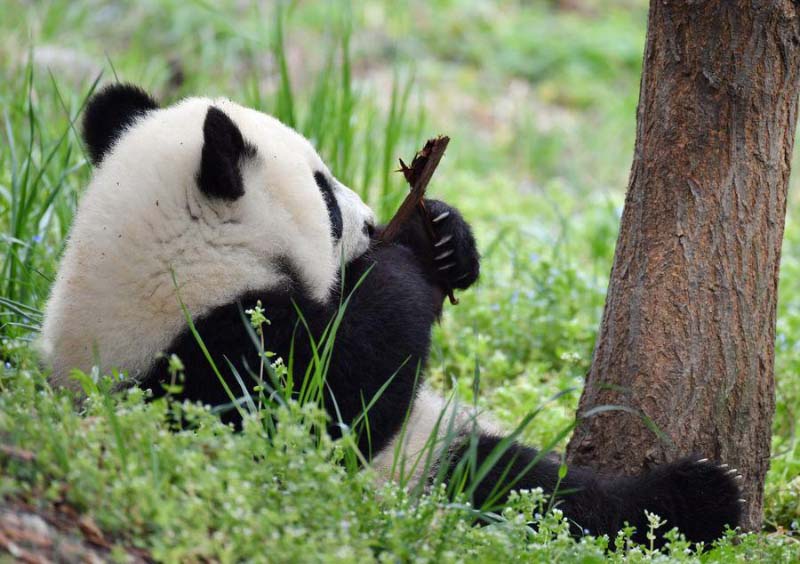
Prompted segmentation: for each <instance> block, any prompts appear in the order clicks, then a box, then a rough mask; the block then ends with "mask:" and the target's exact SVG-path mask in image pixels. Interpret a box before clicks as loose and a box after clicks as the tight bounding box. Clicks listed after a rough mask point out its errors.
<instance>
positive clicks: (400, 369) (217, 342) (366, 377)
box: [143, 244, 444, 453]
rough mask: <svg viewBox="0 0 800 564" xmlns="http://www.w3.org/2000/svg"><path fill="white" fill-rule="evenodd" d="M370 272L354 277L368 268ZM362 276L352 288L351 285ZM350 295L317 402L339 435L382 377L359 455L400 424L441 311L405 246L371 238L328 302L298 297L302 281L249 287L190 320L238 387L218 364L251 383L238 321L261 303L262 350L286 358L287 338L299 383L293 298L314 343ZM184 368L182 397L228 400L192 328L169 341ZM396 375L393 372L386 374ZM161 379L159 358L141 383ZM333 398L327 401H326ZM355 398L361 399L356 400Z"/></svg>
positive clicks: (251, 359)
mask: <svg viewBox="0 0 800 564" xmlns="http://www.w3.org/2000/svg"><path fill="white" fill-rule="evenodd" d="M368 269H371V270H370V271H369V274H367V275H366V277H363V275H364V273H365V272H366V271H367V270H368ZM362 277H363V281H362V282H361V284H360V286H359V287H358V289H357V290H356V291H354V292H353V287H354V286H355V285H356V283H357V282H358V281H359V280H361V279H362ZM351 293H352V297H351V300H350V303H349V305H348V307H347V309H346V310H345V313H344V317H343V320H342V323H341V325H340V327H339V329H338V332H337V334H336V341H335V347H334V351H333V356H332V359H331V364H330V367H329V369H328V373H327V387H328V390H329V392H328V393H326V395H325V407H326V409H327V411H328V413H329V414H330V415H331V418H332V419H333V420H334V421H333V423H332V425H331V427H330V429H329V430H330V433H331V435H332V436H334V437H338V436H339V435H340V428H339V425H338V421H335V419H336V417H337V415H336V414H337V408H338V413H340V414H341V417H342V421H343V422H345V423H347V424H349V423H351V422H352V421H353V420H354V419H355V418H356V417H357V416H358V415H360V414H361V412H362V411H363V406H364V405H366V404H368V403H370V401H371V400H372V399H373V397H375V396H376V394H377V392H378V390H379V389H380V388H381V386H383V385H384V383H385V382H386V381H387V380H389V379H390V378H392V376H393V375H394V377H393V378H392V381H391V383H390V384H389V385H388V387H387V388H386V390H385V391H384V392H383V393H382V394H381V396H380V398H379V400H378V401H377V403H376V404H375V405H374V406H373V408H372V409H371V410H370V412H369V414H368V417H369V429H370V432H369V434H367V433H362V434H361V441H360V444H359V447H360V448H361V449H362V451H363V452H364V453H369V452H373V453H376V452H378V451H379V450H380V449H381V447H382V446H383V445H384V444H386V442H387V441H388V440H389V439H390V438H391V437H392V436H393V435H394V434H395V432H396V431H397V430H398V429H399V428H400V426H401V424H402V422H403V418H404V417H405V415H406V412H407V410H408V409H409V407H410V405H411V402H412V399H413V394H414V381H415V379H416V377H417V367H418V366H420V365H424V363H425V360H426V359H427V356H428V349H429V347H430V333H431V327H432V325H433V323H434V322H435V320H436V318H437V316H438V315H439V313H440V312H441V306H442V299H443V295H444V294H443V292H442V290H441V289H439V288H437V287H435V286H434V285H432V284H431V283H430V282H429V281H428V280H427V278H426V276H425V275H424V273H423V271H422V269H421V267H420V264H419V261H418V260H417V258H416V256H415V254H414V252H413V251H412V249H411V248H409V247H408V246H405V245H391V246H384V245H378V244H374V245H373V246H372V248H371V249H370V250H369V251H368V252H367V253H366V254H364V255H363V256H361V257H359V258H358V259H356V260H354V261H352V262H351V263H349V264H348V265H346V268H345V277H344V284H343V288H342V289H341V290H337V291H336V292H334V294H333V295H332V296H331V297H330V299H329V300H328V302H327V303H325V304H318V303H315V302H314V301H313V300H310V299H309V298H308V297H306V295H305V293H304V292H303V291H302V288H301V287H298V286H295V287H294V288H293V289H292V291H290V292H288V293H275V292H270V291H267V292H251V293H248V294H247V295H245V296H242V297H241V299H240V300H239V303H232V304H229V305H226V306H222V307H220V308H217V309H215V310H213V311H212V312H210V313H209V314H208V315H206V316H204V317H203V318H201V319H199V320H197V321H196V327H197V329H198V331H199V332H200V335H201V336H202V338H203V340H204V343H205V344H206V346H207V348H208V350H209V351H210V353H211V355H212V357H213V358H215V359H216V361H217V364H218V366H220V367H223V368H225V370H222V372H223V373H224V374H226V375H228V376H227V381H228V385H229V386H230V387H231V389H232V390H235V391H239V390H240V386H239V384H238V383H237V382H236V380H235V378H234V377H233V376H232V375H231V373H230V370H227V365H226V363H225V361H224V357H227V358H228V359H229V360H230V361H231V362H232V363H233V364H234V365H235V366H236V367H237V369H238V371H239V373H240V374H241V375H242V378H243V379H244V380H245V381H247V382H251V381H252V380H251V379H250V378H249V377H248V376H247V370H246V368H245V367H246V366H249V367H250V369H251V370H252V371H253V372H257V371H258V363H259V359H258V350H257V348H256V347H255V346H254V344H253V341H252V339H251V338H250V336H249V334H248V331H247V328H246V325H245V323H244V322H243V319H242V314H241V311H242V310H241V309H240V305H241V308H243V309H248V308H251V307H253V306H254V305H255V303H256V301H257V300H261V303H262V304H263V307H264V309H265V310H266V311H265V315H266V316H267V318H268V319H269V320H270V324H269V325H267V326H265V327H264V336H265V341H266V343H268V347H267V348H268V349H269V351H270V352H274V353H276V354H278V355H279V356H281V357H282V358H283V359H284V361H285V362H287V363H288V362H289V354H290V349H291V347H292V341H293V340H294V371H293V372H294V374H295V378H296V379H297V380H299V379H302V375H303V374H304V373H305V369H306V367H307V366H308V364H309V362H311V359H312V352H311V347H310V340H309V335H308V332H307V331H306V330H305V328H304V326H303V325H302V324H298V315H297V313H296V310H295V307H294V305H293V304H292V301H294V302H295V303H296V304H297V306H298V307H299V309H300V310H301V311H302V313H303V317H304V319H305V320H306V322H307V323H308V328H309V330H310V331H311V334H312V335H313V337H314V339H315V340H316V341H317V342H319V337H320V335H321V334H322V332H323V331H324V330H325V327H326V325H327V324H328V322H329V321H330V320H331V318H332V317H333V316H335V315H336V313H337V311H338V308H339V303H340V297H341V296H344V297H345V298H347V297H348V296H349V295H351ZM168 350H169V352H170V353H175V354H177V355H178V356H179V357H180V358H181V360H182V361H183V363H184V365H185V366H187V367H189V368H188V370H187V374H186V382H185V385H184V388H183V392H182V395H181V397H182V398H185V399H190V400H196V401H201V402H204V403H207V404H211V405H220V404H225V403H229V402H230V400H229V398H228V397H227V396H226V395H225V392H224V390H223V388H222V386H221V385H220V384H219V382H218V380H217V377H216V376H215V375H214V373H213V372H212V369H211V367H210V366H209V364H208V362H207V361H206V360H205V357H204V356H203V353H202V352H201V350H200V348H199V346H198V344H197V342H196V341H195V339H194V337H193V336H192V334H191V333H190V332H189V331H188V330H187V331H184V332H183V333H182V334H181V335H180V336H179V337H178V338H177V339H175V341H174V342H173V343H172V345H171V346H170V347H169V349H168ZM395 373H396V374H395ZM168 380H169V375H168V373H167V361H166V360H165V359H162V360H160V361H159V362H158V363H157V364H156V365H155V367H154V368H153V370H152V371H151V373H150V374H149V376H148V378H146V379H145V381H144V383H143V385H144V386H145V387H152V389H153V391H154V394H155V395H156V396H158V395H160V394H161V393H162V392H161V386H160V382H166V381H168ZM334 401H335V404H336V405H335V406H334ZM362 402H363V403H362ZM223 418H224V419H225V420H227V421H230V422H233V423H238V422H239V416H238V413H237V412H235V411H229V412H227V413H226V415H225V416H224V417H223Z"/></svg>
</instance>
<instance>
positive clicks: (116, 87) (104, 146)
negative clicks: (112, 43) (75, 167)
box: [83, 84, 158, 166]
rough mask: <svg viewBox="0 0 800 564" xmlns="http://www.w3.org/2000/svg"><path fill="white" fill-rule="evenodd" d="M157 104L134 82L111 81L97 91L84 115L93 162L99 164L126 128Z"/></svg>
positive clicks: (85, 136) (86, 137) (85, 135)
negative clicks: (120, 82) (117, 82)
mask: <svg viewBox="0 0 800 564" xmlns="http://www.w3.org/2000/svg"><path fill="white" fill-rule="evenodd" d="M156 109H158V103H157V102H156V101H155V100H153V98H151V97H150V95H149V94H148V93H147V92H145V91H144V90H142V89H141V88H139V87H138V86H134V85H133V84H111V85H109V86H106V87H105V88H103V89H102V90H100V91H99V92H97V93H96V94H94V95H93V96H92V97H91V99H90V100H89V103H88V104H87V105H86V111H85V112H84V114H83V140H84V142H85V143H86V146H87V147H88V149H89V157H90V158H91V160H92V164H94V165H95V166H97V165H99V164H100V162H101V161H102V160H103V157H104V156H105V155H106V153H108V151H109V150H110V149H111V147H112V146H113V145H114V143H115V142H116V141H117V139H119V137H120V135H121V134H122V133H123V132H124V131H125V128H126V127H128V126H129V125H131V124H132V123H133V122H134V121H136V119H137V118H139V117H141V116H143V115H144V114H146V113H147V112H149V111H151V110H156Z"/></svg>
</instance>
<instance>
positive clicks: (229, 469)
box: [0, 0, 800, 562]
mask: <svg viewBox="0 0 800 564" xmlns="http://www.w3.org/2000/svg"><path fill="white" fill-rule="evenodd" d="M8 2H9V0H0V11H2V13H3V14H4V17H3V19H2V22H0V30H2V31H3V34H2V37H3V39H2V40H0V57H2V58H3V60H5V61H8V64H6V65H4V66H3V67H2V68H0V84H2V86H0V107H2V139H3V141H2V144H0V241H1V242H2V243H0V254H1V255H2V260H3V263H2V270H1V272H2V277H0V289H2V290H1V292H2V293H1V294H0V324H1V325H2V329H0V339H2V341H0V350H1V352H2V357H3V359H4V361H5V362H4V365H3V366H2V367H0V444H2V445H14V446H16V447H19V448H22V449H25V450H27V451H30V452H33V453H35V460H34V461H33V462H31V461H25V460H19V459H16V458H14V457H13V456H8V455H4V454H0V495H3V496H25V497H27V498H29V499H34V500H40V501H41V502H42V503H44V502H46V501H50V502H52V501H59V500H66V501H68V502H69V503H71V504H74V505H75V506H76V507H77V508H79V509H80V510H81V511H82V512H85V513H87V514H89V515H91V516H92V518H93V519H95V520H96V522H97V523H98V524H100V525H101V526H102V527H103V528H104V530H106V531H109V532H110V533H112V534H113V535H114V538H115V539H117V542H119V543H120V544H128V545H135V546H140V547H144V548H146V549H148V550H149V551H151V552H152V553H153V554H154V555H155V556H156V557H158V558H159V559H162V560H166V561H172V560H194V559H199V558H201V557H210V558H216V559H218V560H221V561H234V560H242V559H264V558H269V559H271V560H273V561H292V560H307V559H313V558H316V559H319V560H332V561H356V560H359V561H360V560H419V561H425V560H431V561H456V560H458V561H485V560H487V559H489V558H491V559H492V560H497V561H504V560H512V559H525V560H553V559H560V560H568V561H569V560H580V561H587V562H589V561H591V562H593V561H600V560H602V559H604V558H605V559H609V560H623V559H627V560H629V561H650V560H687V561H690V560H697V559H699V557H698V556H697V555H696V554H695V553H694V552H692V551H691V550H688V548H689V547H687V546H686V545H685V544H683V543H681V541H680V540H679V539H675V541H674V542H673V543H672V546H671V547H670V549H669V550H667V551H666V553H665V554H661V553H653V552H652V551H649V550H648V549H647V547H626V546H625V544H626V543H625V540H624V535H623V537H621V538H620V539H610V540H606V539H596V540H594V539H585V540H582V541H580V542H575V541H573V540H572V539H570V538H568V536H567V534H566V529H565V527H564V524H563V523H561V522H559V520H558V519H557V518H556V516H553V515H551V514H548V515H545V516H543V517H537V515H538V514H540V513H541V512H542V508H543V506H544V507H546V503H547V500H542V499H541V498H539V497H537V495H536V494H535V493H524V494H522V495H519V496H517V497H515V499H514V501H513V503H512V504H511V505H510V507H509V508H508V509H507V510H506V511H505V512H503V513H502V514H499V515H498V516H497V519H496V522H495V523H494V524H493V525H490V526H487V527H482V528H475V527H473V526H472V525H471V523H472V520H471V517H472V515H473V509H471V508H469V507H466V506H465V505H464V504H462V503H451V502H449V501H447V499H446V497H445V496H444V495H443V492H441V491H438V490H435V491H433V492H431V493H430V494H428V495H423V496H421V497H420V496H418V495H415V492H407V491H404V490H403V489H402V488H399V487H397V486H392V485H379V484H378V483H377V482H376V481H375V480H374V479H373V476H371V475H370V474H369V473H365V472H358V471H355V468H356V466H357V465H356V464H354V463H352V462H353V456H354V454H353V451H352V441H350V442H348V439H347V438H345V439H344V440H340V441H336V442H333V441H331V440H330V439H328V438H327V437H326V436H325V435H324V433H322V434H321V433H310V432H309V430H310V429H312V428H319V427H320V425H322V420H321V417H322V415H321V414H320V412H319V411H318V410H316V409H315V408H314V407H313V406H312V405H310V404H308V405H300V404H295V403H292V402H283V404H282V405H278V406H277V407H275V408H274V409H273V411H274V414H275V415H274V416H275V418H276V419H277V421H278V422H280V423H284V424H281V425H278V426H277V427H275V428H271V430H270V429H267V428H265V426H264V425H259V424H257V423H258V421H257V418H252V419H249V420H248V424H247V425H246V426H245V430H244V432H243V433H242V434H238V435H237V434H233V433H231V432H230V430H229V429H227V428H225V427H224V426H222V425H220V424H219V422H218V421H217V420H216V418H215V416H214V415H213V414H210V413H208V412H207V411H205V410H202V409H200V408H196V407H190V406H189V407H186V408H184V409H185V410H186V412H185V413H184V416H185V417H187V418H189V419H191V420H192V421H194V422H195V423H196V428H197V431H196V432H193V433H190V432H170V431H169V430H168V429H169V421H170V419H171V417H174V413H173V410H175V409H179V407H178V406H174V405H170V404H168V403H166V402H152V403H146V402H145V401H144V397H143V394H142V393H141V392H140V391H137V390H133V391H130V392H128V393H125V394H123V395H121V396H116V395H109V394H108V393H107V392H104V388H103V386H102V385H101V386H99V387H98V386H97V385H95V386H94V387H92V385H90V383H91V382H92V380H91V379H88V380H86V386H87V387H88V388H89V390H90V392H91V396H90V400H89V402H88V403H87V405H86V407H85V410H84V411H81V412H78V411H77V410H76V409H75V407H74V404H73V403H72V402H71V400H70V399H69V398H68V397H67V396H65V395H64V394H63V393H61V392H58V391H53V390H51V389H50V388H49V387H48V386H47V385H46V383H45V382H44V379H43V378H44V375H43V374H42V373H41V371H40V370H39V368H38V365H37V360H36V354H35V351H34V348H33V346H32V340H33V338H34V336H35V331H36V329H37V327H38V325H39V323H40V319H41V314H40V311H41V308H42V306H43V304H44V301H45V299H46V297H47V292H48V289H49V286H50V284H51V282H52V280H53V278H54V276H55V273H56V269H57V261H58V257H59V255H60V253H61V249H62V246H63V242H64V240H65V237H66V234H67V231H68V228H69V225H70V221H71V218H72V214H73V212H74V209H75V206H76V202H77V201H78V199H79V198H80V194H81V192H82V189H83V187H84V186H85V185H86V183H87V181H88V178H89V175H90V173H91V171H90V167H89V165H88V159H87V158H86V155H85V153H84V150H83V149H82V147H81V144H80V142H79V139H78V135H77V132H76V127H75V121H76V119H79V116H80V111H81V109H82V107H83V104H84V102H85V100H86V97H87V96H88V94H89V93H90V92H91V91H92V89H93V88H94V87H95V85H96V81H97V78H98V76H99V75H100V73H102V76H103V80H108V79H110V78H111V77H112V76H118V77H119V78H120V79H125V80H130V81H133V82H137V83H140V84H142V85H144V86H145V87H147V88H148V89H150V90H151V91H153V92H155V93H156V94H157V95H158V97H159V98H160V99H161V100H163V101H165V102H170V101H173V100H176V99H178V98H180V97H181V96H184V95H189V94H194V93H202V94H207V95H226V96H229V97H231V98H234V99H236V100H238V101H241V102H242V103H245V104H248V105H252V106H255V107H258V108H261V109H264V110H266V111H269V112H271V113H274V114H275V115H277V116H278V117H280V118H281V119H283V120H284V121H286V122H287V123H291V124H293V125H294V126H295V127H297V128H298V129H299V130H300V131H301V132H302V133H304V134H305V135H306V136H308V137H309V138H311V139H312V140H314V142H315V144H316V145H317V146H318V148H319V150H320V152H321V153H322V155H323V157H324V158H325V160H326V161H327V162H328V163H329V165H330V167H331V169H332V170H333V172H334V173H335V174H336V175H337V176H338V177H339V178H340V179H342V180H343V181H345V182H346V183H347V184H349V185H351V186H352V187H354V188H355V189H356V190H357V191H359V192H360V193H361V194H362V195H363V196H364V198H365V199H366V200H367V201H369V202H370V203H371V204H372V205H373V206H374V207H375V208H376V209H377V210H378V212H379V215H381V216H382V217H384V218H385V217H387V216H388V215H389V213H391V211H392V210H393V209H394V207H395V205H396V202H397V201H398V199H399V198H400V197H402V195H403V184H402V181H401V179H400V177H399V175H396V174H393V173H392V172H391V171H392V169H393V168H394V166H395V162H396V161H395V159H396V158H397V157H398V156H404V157H408V156H410V155H411V154H413V151H414V149H415V148H417V147H418V146H419V145H420V141H421V140H422V139H424V138H426V137H428V136H431V135H433V134H435V133H439V132H442V133H447V134H449V135H450V136H451V137H452V139H453V141H452V142H451V145H450V147H449V149H448V155H447V158H446V159H445V160H444V161H443V164H442V166H441V167H440V170H439V171H438V172H437V174H436V177H435V178H434V180H433V184H432V187H431V191H432V193H433V194H435V195H436V196H437V197H441V198H443V199H445V200H447V201H449V202H451V203H453V204H455V205H457V206H458V207H459V208H461V209H462V211H463V212H464V214H465V215H466V217H468V218H469V219H470V220H471V221H472V222H473V223H474V225H475V228H476V232H477V236H478V241H479V246H480V248H481V251H482V254H483V257H484V262H483V273H484V274H483V276H482V281H481V284H480V285H479V286H478V287H477V288H475V289H474V290H471V291H470V292H467V293H464V294H463V295H462V296H461V305H459V306H457V307H449V306H448V307H447V311H446V314H445V316H444V319H443V321H442V323H441V325H440V326H439V327H437V329H436V330H435V339H434V351H433V354H432V358H431V362H430V367H429V370H428V377H429V379H430V380H431V381H432V382H433V383H434V385H436V386H438V387H440V388H442V389H444V390H455V391H457V392H458V395H459V397H460V398H461V401H464V402H472V401H475V402H476V403H477V404H478V405H479V406H480V407H481V408H486V409H488V410H490V411H491V412H492V413H493V414H494V415H495V416H496V417H497V418H498V419H499V420H500V422H502V423H504V424H505V425H506V426H507V427H508V428H509V429H515V428H517V426H518V425H519V424H520V422H521V421H525V420H526V417H527V416H528V415H529V414H530V413H532V412H534V411H536V410H537V409H538V408H540V407H541V411H540V412H539V413H538V414H537V415H536V417H535V418H532V419H531V420H530V423H529V424H528V425H526V426H523V427H522V428H521V429H520V436H521V437H522V438H523V439H524V440H526V441H530V442H532V443H533V444H538V445H548V444H552V445H554V446H557V447H563V445H564V443H565V437H566V436H567V434H566V432H565V430H568V429H569V428H570V426H571V425H572V423H573V422H574V413H575V406H576V404H577V399H578V397H579V394H580V389H581V386H582V379H583V375H584V373H585V371H586V369H587V367H588V365H589V362H590V360H591V350H592V346H593V342H594V338H595V334H596V330H597V327H598V324H599V319H600V314H601V310H602V305H603V300H604V294H605V287H606V283H607V276H608V272H609V270H610V264H611V259H612V257H613V250H614V243H615V239H616V233H617V228H618V222H619V213H620V209H621V205H622V202H623V196H624V194H623V190H624V186H625V184H626V178H627V172H628V169H629V165H630V158H631V154H632V147H633V132H634V109H635V104H636V98H637V94H638V80H639V70H640V69H639V65H640V61H641V53H642V47H643V40H644V26H645V11H644V6H643V2H642V1H640V0H627V1H621V0H619V1H615V2H613V3H611V4H612V5H611V6H608V5H606V4H604V3H598V2H592V1H591V0H587V1H586V2H583V3H581V5H582V6H584V7H586V9H584V10H582V11H579V12H573V11H558V10H555V9H553V8H552V6H550V4H549V3H542V5H541V6H529V5H523V3H519V4H518V3H503V9H497V8H496V7H494V5H493V4H491V3H477V2H467V1H460V0H456V1H452V2H445V1H444V0H435V1H433V2H424V3H423V2H412V3H411V4H410V8H409V9H407V10H404V11H400V10H398V8H397V7H396V6H395V4H393V3H390V2H386V1H385V0H369V1H367V2H363V3H352V4H348V3H345V2H336V3H326V2H304V3H291V4H287V5H286V6H283V7H282V10H280V11H277V12H276V10H274V9H273V8H263V7H261V6H260V4H259V3H253V4H247V3H230V4H223V5H220V4H211V3H203V2H196V3H184V2H177V1H175V0H167V1H161V2H156V1H155V0H151V1H148V0H145V1H144V2H138V3H136V6H135V7H134V6H127V5H121V4H112V5H105V4H104V5H100V4H99V3H94V2H85V3H83V2H81V3H78V2H66V1H64V0H54V1H53V2H50V3H48V4H40V3H33V4H23V5H16V4H15V5H14V6H11V5H9V3H8ZM65 61H66V62H65ZM795 168H796V167H795ZM795 176H796V175H795ZM797 188H798V187H797V180H794V181H793V182H792V186H791V192H790V202H789V212H788V220H787V227H786V239H785V243H784V249H783V261H782V271H781V286H780V300H779V312H778V338H777V344H776V377H777V384H778V389H777V398H776V403H777V407H776V417H775V423H774V427H773V460H772V464H771V470H770V473H769V475H768V480H767V497H766V507H765V521H766V523H767V526H768V528H767V530H766V531H765V532H763V533H761V534H757V535H747V536H745V537H744V538H743V539H741V541H740V542H739V541H737V542H733V541H732V540H730V539H729V540H725V541H722V542H721V543H720V544H719V546H718V547H717V548H715V549H714V550H713V551H711V552H709V553H707V554H705V555H704V556H703V557H702V559H703V560H704V561H719V562H729V561H732V560H746V559H760V560H775V561H792V559H797V558H800V544H799V543H800V541H799V540H798V528H800V525H799V523H800V477H799V476H800V439H798V434H797V429H796V424H797V421H798V416H799V414H798V408H797V406H798V405H800V360H798V359H800V287H799V286H798V285H797V284H796V280H797V279H798V277H800V227H798V223H797V220H796V218H797V217H800V214H799V213H798V211H800V207H799V203H798V202H799V201H798V193H799V192H798V189H797ZM255 337H257V335H256V336H255ZM324 350H325V347H324V345H323V346H322V349H321V350H320V354H321V355H323V356H324V354H327V353H324ZM219 367H220V370H224V369H226V368H227V367H225V366H222V365H220V366H219ZM476 375H477V376H479V378H476ZM95 376H96V375H95ZM242 377H247V376H246V375H243V376H242ZM318 377H319V375H318V374H317V375H316V376H315V378H317V379H318ZM100 381H101V382H102V380H100ZM476 381H479V382H480V392H479V393H476V388H477V386H476V385H475V382H476ZM245 407H247V406H245ZM171 414H172V415H171ZM121 477H123V478H124V479H120V478H121ZM543 504H544V505H543ZM533 521H535V522H538V528H537V529H532V528H530V527H529V526H527V523H529V522H533ZM665 527H669V524H667V525H666V526H665ZM617 542H619V543H621V548H623V549H624V548H628V550H618V551H616V552H611V553H608V554H606V553H605V548H606V546H607V545H608V543H610V544H611V545H615V543H617ZM266 555H269V556H266Z"/></svg>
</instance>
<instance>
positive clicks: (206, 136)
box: [197, 106, 256, 200]
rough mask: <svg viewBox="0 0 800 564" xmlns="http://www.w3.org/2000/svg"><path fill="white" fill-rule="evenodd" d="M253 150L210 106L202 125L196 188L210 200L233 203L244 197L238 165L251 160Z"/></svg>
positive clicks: (220, 114) (234, 127) (233, 124)
mask: <svg viewBox="0 0 800 564" xmlns="http://www.w3.org/2000/svg"><path fill="white" fill-rule="evenodd" d="M255 154H256V148H255V147H253V146H252V145H251V144H250V143H248V142H247V141H245V140H244V137H242V132H241V131H239V128H238V127H236V124H235V123H233V120H231V118H229V117H228V116H227V114H225V112H223V111H222V110H220V109H219V108H215V107H214V106H211V107H210V108H208V113H207V114H206V121H205V123H203V153H202V155H201V157H200V172H198V174H197V185H198V186H199V187H200V191H201V192H203V193H204V194H205V195H206V196H209V197H211V198H223V199H226V200H235V199H237V198H240V197H241V196H243V195H244V182H243V180H242V169H241V166H242V162H243V161H244V160H245V159H247V158H251V157H253V156H255Z"/></svg>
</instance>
